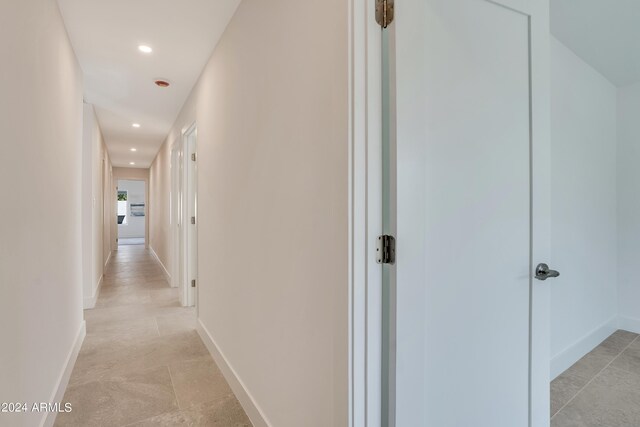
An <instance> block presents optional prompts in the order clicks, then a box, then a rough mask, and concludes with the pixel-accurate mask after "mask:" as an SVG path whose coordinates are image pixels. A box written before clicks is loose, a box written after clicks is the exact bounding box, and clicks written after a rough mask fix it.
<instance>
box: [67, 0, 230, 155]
mask: <svg viewBox="0 0 640 427" xmlns="http://www.w3.org/2000/svg"><path fill="white" fill-rule="evenodd" d="M239 2H240V0H58V3H59V5H60V10H61V12H62V15H63V17H64V21H65V24H66V27H67V31H68V32H69V37H70V38H71V42H72V44H73V47H74V49H75V52H76V55H77V56H78V59H79V61H80V65H81V66H82V70H83V71H84V90H85V95H84V96H85V100H86V102H88V103H91V104H94V106H95V109H96V113H97V115H98V121H99V123H100V126H101V128H102V132H103V134H104V137H105V142H106V144H107V147H108V150H109V154H110V156H111V160H112V163H113V165H114V166H123V167H132V166H130V165H129V162H135V163H136V165H135V166H133V167H142V168H147V167H149V166H150V165H151V162H152V161H153V159H154V157H155V155H156V153H157V152H158V149H159V148H160V146H161V145H162V142H163V141H164V139H165V137H166V136H167V133H168V132H169V130H170V128H171V126H172V124H173V122H174V121H175V119H176V116H177V115H178V113H179V112H180V108H181V107H182V105H183V104H184V102H185V100H186V98H187V96H188V95H189V93H190V92H191V89H192V87H193V85H194V84H195V82H196V81H197V79H198V77H199V75H200V73H201V71H202V69H203V68H204V65H205V64H206V62H207V60H208V59H209V56H210V55H211V52H212V51H213V48H214V47H215V45H216V43H217V42H218V40H219V38H220V36H221V35H222V32H223V31H224V29H225V27H226V25H227V23H228V22H229V20H230V19H231V16H232V15H233V13H234V12H235V9H236V7H237V6H238V4H239ZM141 44H145V45H148V46H151V47H152V48H153V53H151V54H144V53H141V52H140V51H139V50H138V45H141ZM158 78H162V79H166V80H168V81H170V82H171V86H170V87H169V88H166V89H161V88H159V87H157V86H156V85H155V84H154V80H156V79H158ZM133 123H139V124H140V125H141V127H140V128H139V129H134V128H133V127H132V124H133ZM131 148H136V149H137V150H138V151H137V152H135V153H134V152H131V151H130V149H131Z"/></svg>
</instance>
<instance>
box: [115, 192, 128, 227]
mask: <svg viewBox="0 0 640 427" xmlns="http://www.w3.org/2000/svg"><path fill="white" fill-rule="evenodd" d="M128 196H129V195H128V192H127V191H126V190H123V191H121V190H118V224H122V225H127V200H128Z"/></svg>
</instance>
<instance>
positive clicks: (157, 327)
mask: <svg viewBox="0 0 640 427" xmlns="http://www.w3.org/2000/svg"><path fill="white" fill-rule="evenodd" d="M153 320H154V321H155V322H156V330H157V331H158V336H161V335H160V326H159V325H158V316H153Z"/></svg>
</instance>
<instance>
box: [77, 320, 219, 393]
mask: <svg viewBox="0 0 640 427" xmlns="http://www.w3.org/2000/svg"><path fill="white" fill-rule="evenodd" d="M208 354H209V353H208V351H207V349H206V347H205V346H204V344H203V343H202V340H201V339H200V337H199V336H198V334H197V333H196V332H184V333H177V334H172V335H164V336H159V337H154V338H149V339H145V340H122V341H119V342H114V343H112V344H111V345H110V346H109V345H104V346H103V348H102V349H101V350H93V351H92V352H91V353H90V354H86V353H82V351H81V354H80V355H79V357H78V360H77V361H76V365H75V367H74V370H73V373H72V375H71V379H70V380H69V382H70V384H74V385H75V384H81V383H85V382H90V381H99V380H105V379H109V378H111V377H114V376H120V375H123V374H125V373H128V372H135V371H137V370H141V369H145V368H150V367H157V366H168V365H169V364H170V363H172V362H175V361H182V360H192V359H197V358H200V357H202V356H206V355H208Z"/></svg>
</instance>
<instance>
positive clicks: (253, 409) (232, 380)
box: [197, 319, 272, 427]
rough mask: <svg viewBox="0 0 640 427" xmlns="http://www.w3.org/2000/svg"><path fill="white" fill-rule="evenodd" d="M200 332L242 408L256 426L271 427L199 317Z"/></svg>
mask: <svg viewBox="0 0 640 427" xmlns="http://www.w3.org/2000/svg"><path fill="white" fill-rule="evenodd" d="M197 330H198V334H199V335H200V338H202V341H203V342H204V344H205V345H206V346H207V349H208V350H209V353H211V356H212V357H213V359H214V360H215V361H216V363H217V365H218V368H220V371H222V375H224V378H225V379H226V380H227V382H228V383H229V386H231V390H233V393H234V394H235V395H236V398H237V399H238V401H239V402H240V404H241V405H242V408H243V409H244V411H245V412H246V413H247V416H248V417H249V419H250V420H251V423H252V424H253V426H254V427H271V426H272V424H271V423H270V422H269V421H268V419H267V417H266V415H265V414H264V412H262V410H261V409H260V406H259V405H258V404H257V403H256V401H255V399H254V398H253V396H252V395H251V393H250V392H249V390H247V388H246V387H245V385H244V383H243V382H242V380H241V379H240V377H239V376H238V374H237V373H236V371H235V370H234V369H233V367H232V366H231V365H230V364H229V361H228V360H227V358H226V357H225V356H224V354H223V353H222V351H221V350H220V348H219V347H218V345H217V344H216V342H215V340H214V339H213V337H212V336H211V334H210V333H209V331H208V330H207V328H206V327H205V326H204V325H203V324H202V321H201V320H200V319H198V325H197Z"/></svg>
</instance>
